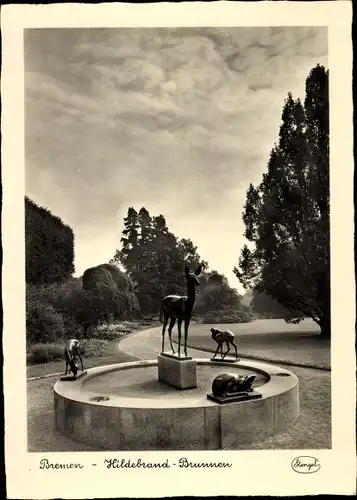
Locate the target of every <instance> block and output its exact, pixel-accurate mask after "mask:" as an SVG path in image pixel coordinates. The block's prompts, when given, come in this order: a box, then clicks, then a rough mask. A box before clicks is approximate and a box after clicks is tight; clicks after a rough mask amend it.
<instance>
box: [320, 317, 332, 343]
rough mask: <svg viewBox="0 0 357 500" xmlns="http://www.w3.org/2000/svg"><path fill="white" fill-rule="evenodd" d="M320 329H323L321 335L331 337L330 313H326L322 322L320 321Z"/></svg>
mask: <svg viewBox="0 0 357 500" xmlns="http://www.w3.org/2000/svg"><path fill="white" fill-rule="evenodd" d="M320 329H321V337H324V338H330V337H331V320H330V314H326V315H324V316H323V318H322V320H321V323H320Z"/></svg>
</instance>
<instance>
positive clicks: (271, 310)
mask: <svg viewBox="0 0 357 500" xmlns="http://www.w3.org/2000/svg"><path fill="white" fill-rule="evenodd" d="M251 308H252V311H253V312H254V313H255V314H257V315H258V316H259V317H260V318H265V319H269V318H287V317H288V316H289V311H287V310H286V309H285V308H284V307H283V306H282V305H280V304H279V303H278V302H277V301H276V300H274V299H273V298H272V297H270V296H269V295H266V294H265V293H258V292H257V291H256V290H254V291H253V297H252V302H251Z"/></svg>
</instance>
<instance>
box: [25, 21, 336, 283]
mask: <svg viewBox="0 0 357 500" xmlns="http://www.w3.org/2000/svg"><path fill="white" fill-rule="evenodd" d="M317 63H320V64H323V65H325V66H327V30H326V29H324V28H310V27H301V28H232V29H230V28H219V29H216V28H185V29H142V28H141V29H130V28H129V29H97V28H96V29H36V30H35V29H33V30H27V31H26V33H25V84H26V104H25V113H26V141H25V144H26V194H28V195H29V196H30V197H31V198H32V199H33V200H34V201H35V202H36V203H38V204H40V205H42V206H46V207H48V208H49V209H50V210H51V211H52V212H54V213H55V214H56V215H58V216H59V217H61V218H62V220H63V221H64V222H65V223H67V224H69V225H70V226H71V227H72V228H73V231H74V233H75V252H76V259H75V265H76V274H77V275H80V274H81V273H82V272H83V271H84V270H85V269H86V268H87V267H89V266H92V265H96V264H100V263H103V262H108V260H109V259H110V258H111V257H112V256H113V255H114V253H115V249H116V248H118V247H119V245H120V237H121V230H122V220H123V217H124V216H125V214H126V212H127V209H128V207H129V206H134V207H136V208H137V209H139V208H140V207H141V206H145V207H146V208H147V209H148V210H149V212H150V213H151V214H153V215H158V214H159V213H162V214H163V215H164V216H165V217H166V220H167V223H168V225H169V227H170V228H171V229H172V230H173V231H174V233H175V234H176V235H178V236H180V237H186V238H191V239H192V240H193V241H194V243H195V244H196V245H197V246H198V249H199V253H200V255H201V256H202V257H203V258H204V259H206V260H208V261H209V263H210V266H211V268H213V269H217V270H219V271H220V272H223V273H225V274H226V275H227V277H228V279H229V280H230V282H231V284H232V285H233V286H235V287H237V288H238V289H240V290H242V288H241V287H240V285H239V283H238V281H237V279H236V278H235V277H234V275H233V274H232V269H233V267H234V266H235V265H236V264H237V261H238V257H239V253H240V248H241V247H242V245H243V244H244V243H245V240H244V237H243V232H244V226H243V223H242V220H241V214H242V211H243V205H244V202H245V193H246V190H247V188H248V186H249V183H250V182H253V183H258V182H259V181H260V179H261V176H262V173H263V172H264V171H265V170H266V165H267V160H268V157H269V152H270V149H271V148H272V146H273V143H274V141H276V139H277V134H278V129H279V124H280V119H281V111H282V106H283V104H284V99H285V98H286V96H287V93H288V92H289V91H292V92H293V95H294V96H295V97H303V96H304V83H305V79H306V77H307V75H308V73H309V71H310V69H311V68H312V67H313V66H315V65H316V64H317Z"/></svg>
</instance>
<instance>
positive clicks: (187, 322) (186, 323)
mask: <svg viewBox="0 0 357 500" xmlns="http://www.w3.org/2000/svg"><path fill="white" fill-rule="evenodd" d="M189 326H190V320H189V319H186V320H185V356H187V336H188V327H189Z"/></svg>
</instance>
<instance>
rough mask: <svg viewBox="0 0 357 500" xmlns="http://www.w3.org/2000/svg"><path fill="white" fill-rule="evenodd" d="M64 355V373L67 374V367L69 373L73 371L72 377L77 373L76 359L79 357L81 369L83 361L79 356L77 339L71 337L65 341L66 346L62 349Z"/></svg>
mask: <svg viewBox="0 0 357 500" xmlns="http://www.w3.org/2000/svg"><path fill="white" fill-rule="evenodd" d="M64 357H65V360H66V372H65V375H67V371H68V368H69V373H71V372H72V373H73V375H74V378H76V376H77V373H78V363H77V361H76V359H79V360H80V362H81V367H82V371H83V361H82V358H81V355H80V354H79V342H78V340H77V339H71V340H69V341H68V342H67V344H66V347H65V349H64Z"/></svg>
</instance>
